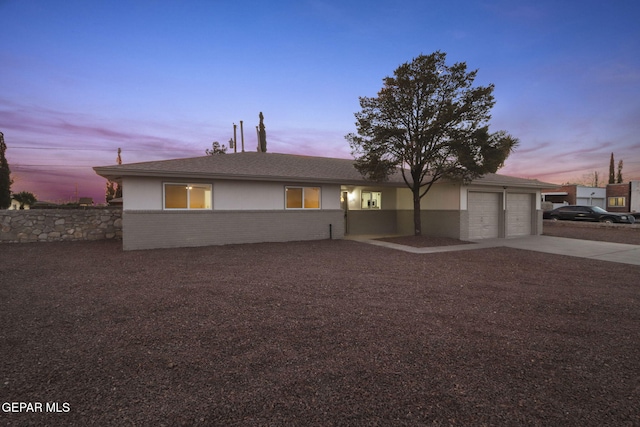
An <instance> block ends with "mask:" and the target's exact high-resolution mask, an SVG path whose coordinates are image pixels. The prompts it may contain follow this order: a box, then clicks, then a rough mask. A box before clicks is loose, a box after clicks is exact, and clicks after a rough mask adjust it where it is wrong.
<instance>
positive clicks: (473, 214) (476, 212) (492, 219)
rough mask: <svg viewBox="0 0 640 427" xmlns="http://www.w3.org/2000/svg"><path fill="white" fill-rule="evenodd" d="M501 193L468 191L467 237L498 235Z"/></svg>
mask: <svg viewBox="0 0 640 427" xmlns="http://www.w3.org/2000/svg"><path fill="white" fill-rule="evenodd" d="M501 198H502V194H501V193H480V192H469V199H468V209H469V238H470V239H491V238H496V237H498V236H499V225H500V206H501V203H500V200H501Z"/></svg>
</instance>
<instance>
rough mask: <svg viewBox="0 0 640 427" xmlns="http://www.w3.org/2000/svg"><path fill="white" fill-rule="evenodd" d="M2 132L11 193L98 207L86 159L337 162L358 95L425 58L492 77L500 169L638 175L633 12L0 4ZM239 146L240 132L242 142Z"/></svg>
mask: <svg viewBox="0 0 640 427" xmlns="http://www.w3.org/2000/svg"><path fill="white" fill-rule="evenodd" d="M0 16H1V17H2V27H3V28H2V34H1V35H0V131H2V132H3V133H4V135H5V141H6V143H7V145H8V150H7V158H8V160H9V164H10V166H11V169H12V176H13V177H14V179H15V183H14V185H13V187H12V189H13V190H14V191H22V190H26V191H32V192H34V193H35V194H36V195H37V196H38V198H39V199H41V200H60V201H61V200H70V199H72V198H74V197H75V195H76V188H77V194H78V196H90V197H94V199H95V200H96V201H98V202H100V201H102V200H103V199H104V186H105V181H104V179H102V178H100V177H98V176H97V175H95V173H94V172H93V171H92V169H91V167H92V166H98V165H108V164H114V163H115V159H116V153H117V149H118V147H121V148H122V158H123V161H124V162H125V163H129V162H139V161H147V160H157V159H169V158H178V157H191V156H198V155H204V150H205V149H206V148H210V147H211V143H212V142H213V141H219V142H221V143H223V144H227V141H228V140H229V139H230V138H231V137H232V136H233V123H236V124H239V122H240V120H242V121H243V122H244V131H245V132H244V134H245V148H246V149H247V150H249V151H253V150H255V147H256V132H255V126H256V125H257V124H258V114H259V112H260V111H262V112H263V113H264V116H265V126H266V130H267V143H268V151H270V152H280V153H299V154H308V155H319V156H328V157H343V158H350V149H349V145H348V143H347V141H346V140H345V138H344V136H345V135H346V134H347V133H349V132H354V131H355V124H354V123H355V118H354V113H355V112H357V111H359V109H360V108H359V103H358V97H360V96H375V95H376V93H377V92H378V90H379V89H380V88H381V86H382V79H383V78H384V77H385V76H388V75H391V74H392V73H393V71H394V70H395V69H396V68H397V67H398V66H399V65H400V64H402V63H404V62H408V61H411V60H412V59H413V58H414V57H416V56H418V55H420V54H430V53H432V52H434V51H436V50H440V51H443V52H446V53H447V60H448V62H450V63H453V62H458V61H465V62H466V63H467V65H468V67H469V68H470V69H478V70H479V73H478V78H477V80H476V82H477V83H478V84H482V85H484V84H488V83H493V84H495V91H494V95H495V98H496V106H495V107H494V109H493V119H492V121H491V124H492V129H493V130H499V129H504V130H506V131H508V132H509V133H511V134H512V135H514V136H516V137H517V138H519V139H520V146H519V148H518V150H517V151H516V152H515V153H514V154H512V155H511V157H510V158H509V159H508V160H507V163H506V166H505V167H504V168H503V169H501V170H500V171H499V173H504V174H509V175H514V176H521V177H529V178H538V179H540V180H544V181H547V182H554V183H563V182H567V181H577V180H582V179H584V177H585V176H586V175H587V174H590V173H593V172H594V171H598V172H599V173H600V175H601V177H602V180H606V179H607V176H608V170H609V158H610V155H611V153H612V152H613V153H614V156H615V159H616V163H617V161H618V160H623V161H624V168H623V175H624V178H625V180H630V179H640V96H639V95H640V25H638V22H640V3H639V2H637V1H636V0H612V1H608V2H604V1H600V0H599V1H592V0H565V1H557V0H554V1H546V0H542V1H525V0H522V1H519V0H508V1H507V0H480V1H462V0H458V1H455V0H453V1H447V2H443V1H430V0H423V1H413V0H394V1H384V2H383V1H375V0H373V1H366V2H365V1H349V0H342V1H333V0H331V1H328V0H299V1H278V0H272V1H268V2H267V1H259V2H258V1H241V0H236V1H215V0H211V1H159V0H158V1H136V0H130V1H117V0H111V1H106V0H105V1H87V0H83V1H77V0H64V1H58V0H0ZM238 139H239V133H238Z"/></svg>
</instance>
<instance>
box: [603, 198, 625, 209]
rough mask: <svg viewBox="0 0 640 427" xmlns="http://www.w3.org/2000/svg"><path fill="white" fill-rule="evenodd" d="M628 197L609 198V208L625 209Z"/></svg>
mask: <svg viewBox="0 0 640 427" xmlns="http://www.w3.org/2000/svg"><path fill="white" fill-rule="evenodd" d="M625 199H626V197H609V201H608V203H607V204H608V206H617V207H625V206H626V200H625Z"/></svg>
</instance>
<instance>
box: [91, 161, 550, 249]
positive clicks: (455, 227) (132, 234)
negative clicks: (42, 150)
mask: <svg viewBox="0 0 640 427" xmlns="http://www.w3.org/2000/svg"><path fill="white" fill-rule="evenodd" d="M94 170H95V171H96V173H97V174H98V175H100V176H103V177H105V178H107V179H110V180H112V181H117V182H119V183H121V184H122V186H123V213H122V221H123V248H124V249H125V250H132V249H149V248H164V247H184V246H205V245H221V244H232V243H256V242H280V241H294V240H314V239H328V238H333V239H340V238H343V237H344V236H345V235H347V234H350V235H362V234H387V235H388V234H413V201H412V196H411V191H410V190H409V189H408V188H407V187H406V185H405V183H404V181H403V179H402V176H401V173H400V172H398V173H396V174H395V175H393V176H391V177H390V179H389V180H388V181H387V182H383V183H375V182H371V181H367V180H365V179H364V178H363V177H362V176H361V175H360V173H359V172H358V171H357V170H356V169H355V167H354V161H353V160H349V159H335V158H324V157H310V156H301V155H291V154H277V153H261V152H242V153H234V154H219V155H212V156H203V157H194V158H184V159H175V160H165V161H150V162H143V163H131V164H122V165H113V166H101V167H95V168H94ZM548 186H549V184H544V183H541V182H539V181H537V180H530V179H523V178H515V177H510V176H503V175H497V174H488V175H486V176H483V177H481V178H479V179H476V180H474V181H473V182H471V183H469V184H464V183H462V182H454V181H442V182H438V183H436V184H434V185H433V187H432V188H431V190H430V191H429V193H428V194H427V195H426V196H425V197H424V198H423V199H422V205H421V206H422V210H421V215H422V230H423V234H426V235H434V236H445V237H452V238H456V239H462V240H476V239H484V238H496V237H511V236H522V235H536V234H541V233H542V210H541V205H540V200H541V196H540V189H541V188H544V187H548Z"/></svg>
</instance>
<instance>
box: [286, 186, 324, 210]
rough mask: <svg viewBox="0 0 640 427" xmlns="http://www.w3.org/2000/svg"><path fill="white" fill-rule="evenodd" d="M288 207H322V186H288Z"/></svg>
mask: <svg viewBox="0 0 640 427" xmlns="http://www.w3.org/2000/svg"><path fill="white" fill-rule="evenodd" d="M285 206H286V208H287V209H320V187H286V188H285Z"/></svg>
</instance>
